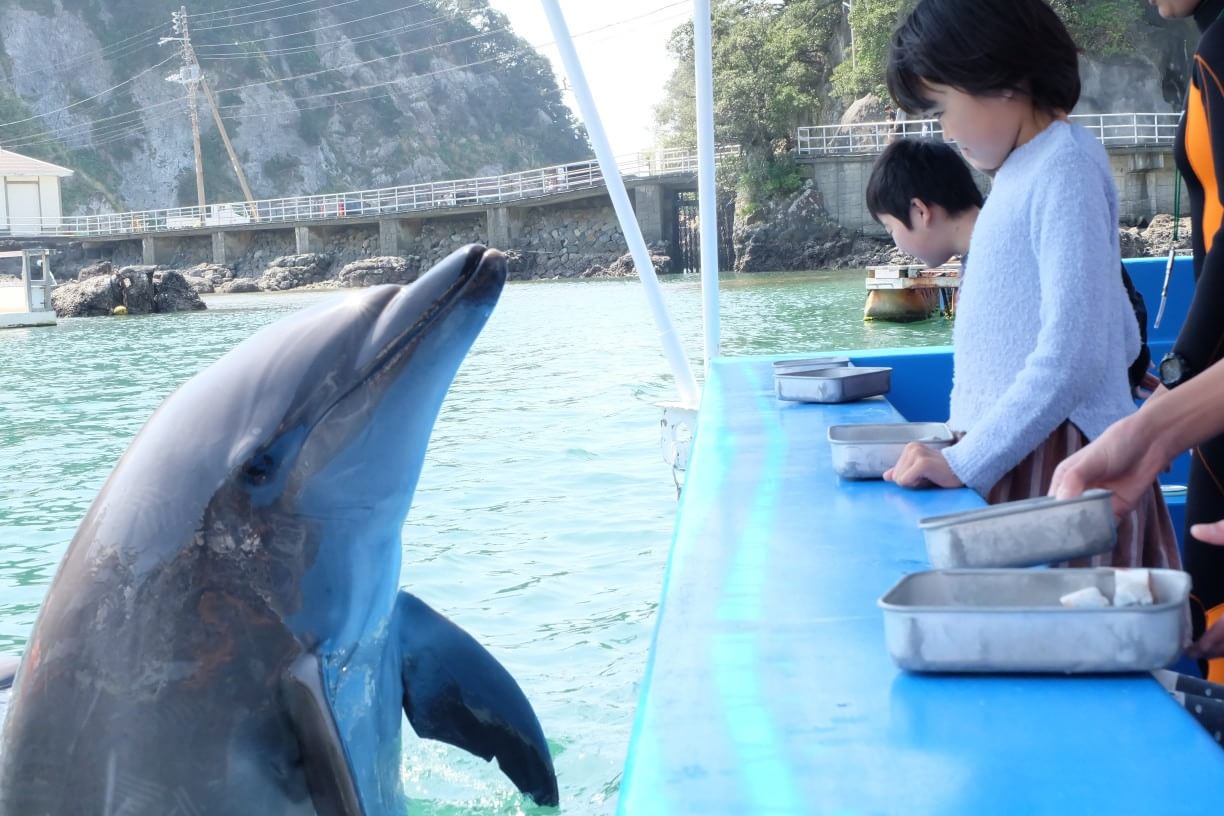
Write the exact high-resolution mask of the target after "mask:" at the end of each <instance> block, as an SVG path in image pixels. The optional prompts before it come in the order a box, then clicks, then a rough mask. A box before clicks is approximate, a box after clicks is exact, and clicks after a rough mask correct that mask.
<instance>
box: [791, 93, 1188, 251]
mask: <svg viewBox="0 0 1224 816" xmlns="http://www.w3.org/2000/svg"><path fill="white" fill-rule="evenodd" d="M1178 118H1179V116H1178V114H1176V113H1110V114H1083V115H1072V116H1071V120H1072V121H1073V122H1075V123H1076V124H1079V125H1082V126H1084V127H1086V128H1088V130H1090V131H1091V132H1092V133H1093V134H1095V135H1096V137H1097V138H1098V139H1099V140H1100V141H1101V143H1102V144H1104V145H1105V148H1106V149H1107V150H1108V151H1109V162H1110V165H1111V167H1112V169H1113V176H1114V183H1115V184H1116V185H1117V187H1118V199H1119V215H1120V218H1121V219H1122V221H1124V222H1126V223H1136V222H1138V221H1141V220H1146V219H1150V218H1151V217H1152V216H1153V215H1155V214H1156V213H1171V212H1173V192H1174V179H1175V171H1176V168H1175V167H1174V163H1173V141H1174V139H1175V138H1176V136H1177V125H1178ZM797 136H798V138H797V140H796V154H797V156H798V158H799V161H800V162H801V163H802V164H803V165H804V166H805V169H806V171H807V175H808V177H809V178H812V179H814V180H815V182H816V186H817V188H818V189H819V190H820V191H821V193H822V194H823V196H824V201H825V207H826V209H827V210H828V211H829V214H830V216H831V217H832V218H833V219H834V220H835V221H837V222H838V223H839V224H841V225H842V226H843V227H845V228H846V229H850V230H863V231H865V232H869V233H880V234H882V232H883V230H882V229H881V227H880V226H879V225H878V224H876V223H875V221H874V219H872V217H871V214H870V213H869V212H867V206H866V203H865V201H864V193H865V191H866V189H867V179H868V178H869V177H870V175H871V168H872V165H873V164H874V163H875V159H876V156H877V155H878V154H879V153H880V152H881V151H882V150H883V149H884V148H885V147H887V146H888V144H889V142H891V141H892V140H893V139H896V138H900V137H903V136H909V137H918V138H928V139H942V138H943V130H942V128H941V127H940V125H939V122H938V121H936V120H934V119H911V120H908V121H899V122H898V121H894V122H862V123H857V124H852V125H821V126H814V127H801V128H799V130H798V134H797ZM974 176H975V178H976V179H977V182H978V186H979V187H981V188H982V190H983V191H984V192H986V191H989V188H990V179H989V178H988V177H987V176H985V175H983V174H981V173H977V172H976V171H975V172H974ZM1182 197H1183V200H1184V201H1188V200H1189V199H1188V198H1187V197H1186V192H1185V187H1184V185H1183V187H1182Z"/></svg>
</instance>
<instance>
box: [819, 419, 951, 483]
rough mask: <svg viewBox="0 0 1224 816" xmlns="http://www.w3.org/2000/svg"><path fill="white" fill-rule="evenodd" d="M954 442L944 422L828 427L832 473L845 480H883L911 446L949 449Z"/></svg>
mask: <svg viewBox="0 0 1224 816" xmlns="http://www.w3.org/2000/svg"><path fill="white" fill-rule="evenodd" d="M954 441H956V440H955V437H954V436H952V431H951V430H949V429H948V426H947V425H945V424H944V423H942V422H894V423H889V424H884V425H831V426H829V447H830V449H831V450H832V453H833V470H834V471H835V472H836V473H837V475H838V476H841V477H842V478H843V479H879V478H882V477H883V476H884V471H886V470H888V469H889V468H890V467H892V466H893V465H895V464H897V460H898V459H900V458H901V451H903V450H905V446H906V445H908V444H909V443H910V442H921V443H923V444H924V445H926V446H928V447H931V448H946V447H947V446H948V445H951V444H952V443H953V442H954Z"/></svg>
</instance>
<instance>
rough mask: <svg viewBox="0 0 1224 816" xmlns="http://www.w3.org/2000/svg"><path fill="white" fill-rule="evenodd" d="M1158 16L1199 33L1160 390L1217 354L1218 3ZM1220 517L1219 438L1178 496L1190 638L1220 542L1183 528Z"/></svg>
mask: <svg viewBox="0 0 1224 816" xmlns="http://www.w3.org/2000/svg"><path fill="white" fill-rule="evenodd" d="M1149 2H1151V3H1152V4H1153V5H1155V6H1156V8H1157V10H1158V11H1159V12H1160V15H1161V16H1162V17H1166V18H1169V17H1188V16H1191V15H1193V17H1194V20H1195V22H1196V23H1197V24H1198V28H1199V31H1200V32H1201V37H1200V39H1199V44H1198V49H1197V50H1196V51H1195V53H1194V61H1193V64H1192V65H1191V69H1190V87H1189V90H1188V92H1187V95H1186V108H1185V113H1184V115H1183V116H1182V120H1181V125H1180V127H1179V128H1178V133H1177V140H1176V143H1175V145H1174V152H1175V155H1176V157H1177V167H1178V169H1179V170H1180V171H1181V174H1182V176H1183V177H1184V178H1185V180H1186V189H1187V190H1188V192H1189V193H1190V216H1191V237H1192V240H1193V244H1194V279H1195V290H1194V299H1193V301H1192V302H1191V304H1190V311H1189V313H1188V314H1187V316H1186V322H1185V323H1184V324H1183V325H1182V328H1181V332H1180V333H1179V334H1178V337H1177V342H1176V343H1174V345H1173V350H1172V351H1170V352H1169V354H1167V355H1166V356H1165V358H1164V359H1163V360H1161V363H1160V380H1161V382H1162V384H1163V385H1162V386H1161V388H1159V389H1157V392H1156V394H1155V395H1153V397H1152V399H1155V400H1159V399H1161V397H1162V395H1163V393H1164V391H1165V390H1167V389H1172V388H1177V387H1178V386H1180V385H1181V384H1182V383H1184V382H1186V381H1187V380H1189V379H1191V378H1192V377H1194V376H1195V375H1196V374H1199V373H1200V372H1202V371H1205V370H1206V369H1207V368H1209V367H1210V366H1211V365H1212V364H1213V363H1215V362H1216V361H1218V360H1220V359H1221V358H1222V357H1224V235H1220V227H1221V223H1222V222H1224V203H1222V198H1224V196H1222V195H1221V189H1220V185H1221V183H1222V182H1224V21H1221V19H1220V18H1221V16H1222V15H1224V0H1149ZM1221 518H1224V436H1217V437H1215V438H1214V439H1210V440H1208V441H1207V442H1204V443H1203V444H1201V445H1199V446H1198V447H1197V448H1195V449H1194V455H1193V457H1192V462H1191V465H1190V484H1189V494H1188V496H1187V499H1186V531H1185V536H1184V542H1185V568H1186V570H1187V571H1188V572H1189V573H1190V575H1191V576H1192V578H1193V581H1194V597H1195V599H1196V601H1197V603H1196V604H1194V605H1193V606H1194V607H1195V608H1194V609H1193V610H1192V612H1193V613H1194V614H1195V617H1196V621H1195V629H1196V631H1195V636H1196V637H1197V636H1198V634H1199V633H1200V632H1201V631H1202V630H1203V628H1205V627H1207V626H1210V625H1211V624H1214V623H1215V622H1216V621H1218V620H1220V619H1221V618H1224V547H1219V546H1212V545H1210V544H1208V543H1205V542H1203V541H1200V540H1199V539H1197V538H1195V537H1194V536H1193V535H1191V533H1190V527H1191V526H1192V525H1194V524H1197V523H1200V522H1214V521H1218V520H1220V519H1221ZM1207 678H1208V679H1209V680H1211V681H1213V682H1222V681H1224V659H1216V660H1212V661H1211V662H1210V665H1209V666H1208V667H1207Z"/></svg>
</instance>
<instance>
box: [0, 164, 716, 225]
mask: <svg viewBox="0 0 1224 816" xmlns="http://www.w3.org/2000/svg"><path fill="white" fill-rule="evenodd" d="M738 153H739V148H738V146H735V145H729V146H724V147H720V148H719V149H718V152H717V159H718V160H719V161H722V160H723V159H725V158H726V157H728V156H734V155H738ZM618 165H619V166H620V171H621V173H622V175H624V176H625V177H626V178H649V177H653V176H665V175H669V174H672V173H695V172H696V171H697V154H696V152H694V151H692V150H691V149H688V148H670V149H666V150H658V151H651V152H643V153H637V154H634V155H632V156H627V157H624V158H623V159H620V160H618ZM603 183H604V179H603V173H602V172H601V171H600V169H599V164H598V162H596V161H595V160H594V159H591V160H589V161H581V162H571V163H570V164H558V165H554V166H552V167H542V168H537V169H534V170H524V171H521V172H518V173H507V174H505V175H500V176H483V177H479V178H469V179H458V180H453V181H434V182H422V183H420V184H409V185H403V186H399V187H386V188H383V189H379V190H357V191H354V192H348V193H327V194H324V195H309V196H292V197H289V198H270V199H264V200H260V201H252V202H228V203H224V204H210V205H208V206H207V207H204V208H200V207H172V208H169V209H162V210H140V211H136V212H122V213H100V214H97V215H75V216H64V217H62V218H58V219H31V218H12V219H10V221H9V224H8V228H7V229H0V234H9V235H14V236H23V237H24V236H51V237H68V238H98V237H107V236H119V235H148V234H156V233H164V232H175V231H183V230H199V229H212V228H224V227H237V226H245V225H251V226H254V225H260V224H287V225H293V224H309V223H316V222H319V221H332V220H344V219H349V220H358V219H370V218H376V217H382V216H384V215H394V214H396V213H411V212H417V211H422V210H445V209H454V208H461V207H484V206H493V205H498V204H507V203H512V202H516V201H523V200H525V199H531V198H541V197H544V196H551V195H559V194H562V193H568V192H576V191H580V190H586V189H590V188H592V187H601V186H603Z"/></svg>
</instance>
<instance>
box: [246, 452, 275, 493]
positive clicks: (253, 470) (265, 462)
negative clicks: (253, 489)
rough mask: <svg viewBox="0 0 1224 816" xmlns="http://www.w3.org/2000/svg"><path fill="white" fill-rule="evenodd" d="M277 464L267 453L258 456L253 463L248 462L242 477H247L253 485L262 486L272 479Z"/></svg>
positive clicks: (253, 459) (252, 460)
mask: <svg viewBox="0 0 1224 816" xmlns="http://www.w3.org/2000/svg"><path fill="white" fill-rule="evenodd" d="M274 464H275V463H274V462H273V461H272V457H271V456H270V455H268V454H267V453H258V454H256V455H255V456H254V457H253V458H252V459H251V461H249V462H247V465H246V467H245V468H244V469H243V471H242V475H243V476H245V477H246V480H247V482H249V483H250V484H253V485H261V484H264V483H266V482H267V481H268V479H270V478H272V467H273V465H274Z"/></svg>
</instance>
